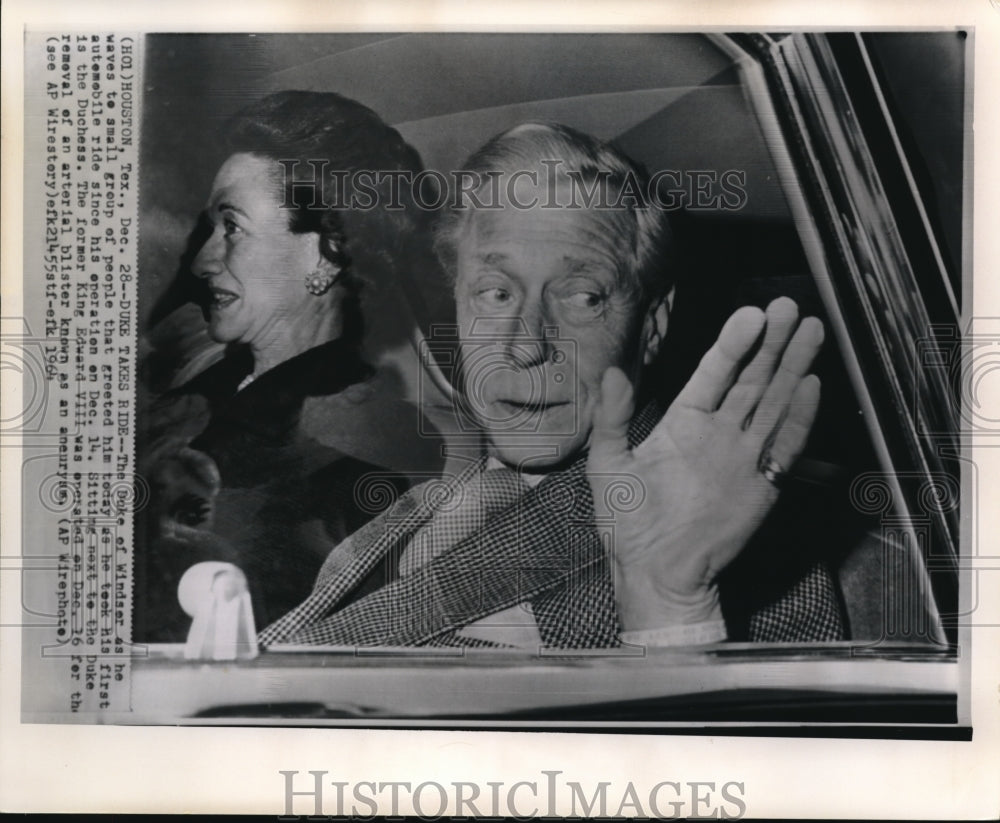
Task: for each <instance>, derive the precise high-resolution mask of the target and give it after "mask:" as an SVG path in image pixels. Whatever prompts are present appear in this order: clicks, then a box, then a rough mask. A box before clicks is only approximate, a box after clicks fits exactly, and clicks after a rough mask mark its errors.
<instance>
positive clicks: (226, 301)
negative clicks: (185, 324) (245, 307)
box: [208, 288, 240, 309]
mask: <svg viewBox="0 0 1000 823" xmlns="http://www.w3.org/2000/svg"><path fill="white" fill-rule="evenodd" d="M208 291H209V294H211V295H212V300H211V308H213V309H224V308H226V307H227V306H231V305H232V304H233V303H235V302H236V301H237V300H239V299H240V296H239V295H238V294H236V292H232V291H228V290H227V289H214V288H213V289H209V290H208Z"/></svg>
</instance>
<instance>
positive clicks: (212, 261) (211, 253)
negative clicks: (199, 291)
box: [191, 231, 222, 277]
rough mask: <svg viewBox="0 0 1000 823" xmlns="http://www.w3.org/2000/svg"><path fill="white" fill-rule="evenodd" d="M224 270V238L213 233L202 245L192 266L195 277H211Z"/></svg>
mask: <svg viewBox="0 0 1000 823" xmlns="http://www.w3.org/2000/svg"><path fill="white" fill-rule="evenodd" d="M221 270H222V238H221V237H219V236H218V232H216V231H212V232H211V233H210V234H209V235H208V237H206V238H205V242H204V243H202V244H201V248H200V249H198V253H197V254H196V255H195V257H194V262H192V264H191V272H192V273H193V274H194V276H195V277H211V276H212V275H213V274H218V273H219V272H220V271H221Z"/></svg>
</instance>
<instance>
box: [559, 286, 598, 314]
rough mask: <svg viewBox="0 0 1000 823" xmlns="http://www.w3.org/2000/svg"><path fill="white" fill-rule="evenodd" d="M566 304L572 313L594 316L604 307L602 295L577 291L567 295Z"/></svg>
mask: <svg viewBox="0 0 1000 823" xmlns="http://www.w3.org/2000/svg"><path fill="white" fill-rule="evenodd" d="M566 302H567V303H568V304H569V306H570V308H572V309H573V310H574V311H577V312H581V313H588V314H593V315H596V314H598V313H599V312H600V311H601V309H602V308H603V307H604V295H602V294H598V293H597V292H592V291H578V292H574V293H573V294H571V295H569V297H567V298H566Z"/></svg>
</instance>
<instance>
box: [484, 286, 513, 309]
mask: <svg viewBox="0 0 1000 823" xmlns="http://www.w3.org/2000/svg"><path fill="white" fill-rule="evenodd" d="M477 296H478V297H479V299H480V300H481V301H482V302H484V303H487V304H489V305H491V306H506V305H508V304H509V303H510V300H511V294H510V292H509V291H507V289H503V288H500V287H499V286H494V287H492V288H488V289H480V291H479V292H478V293H477Z"/></svg>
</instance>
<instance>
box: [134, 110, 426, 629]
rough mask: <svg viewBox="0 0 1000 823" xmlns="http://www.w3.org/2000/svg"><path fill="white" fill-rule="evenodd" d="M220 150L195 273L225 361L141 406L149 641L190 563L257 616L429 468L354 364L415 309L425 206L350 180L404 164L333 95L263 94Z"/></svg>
mask: <svg viewBox="0 0 1000 823" xmlns="http://www.w3.org/2000/svg"><path fill="white" fill-rule="evenodd" d="M226 140H227V147H228V151H229V155H228V157H227V159H226V160H225V161H224V162H223V163H222V165H221V167H220V169H219V171H218V173H217V175H216V177H215V181H214V183H213V185H212V190H211V193H210V195H209V198H208V203H207V206H206V209H205V212H204V213H203V216H202V222H201V224H200V226H199V231H200V232H201V234H202V238H199V241H200V242H199V243H196V244H195V248H197V253H196V254H195V256H194V259H193V263H192V265H191V274H193V276H194V277H195V278H196V279H197V282H196V287H197V289H198V290H199V291H200V302H201V304H202V307H203V311H204V313H205V316H206V319H207V321H208V334H209V336H210V337H211V338H212V339H214V340H215V341H218V342H220V343H224V344H226V345H227V350H226V354H225V356H224V357H223V358H222V360H221V361H220V362H218V363H216V364H215V365H212V366H210V367H209V368H207V369H205V370H204V371H203V372H202V373H201V374H199V375H197V376H196V377H194V378H193V379H191V380H189V381H187V382H186V383H185V384H184V385H183V386H181V387H180V388H177V389H174V390H172V391H170V392H169V393H168V394H167V395H165V396H164V397H163V398H161V399H160V400H159V401H158V402H157V403H156V404H155V405H154V407H153V409H152V410H151V412H150V414H149V415H148V424H147V432H148V434H147V437H146V438H145V440H146V444H147V448H146V449H145V455H144V457H145V461H144V462H145V465H146V466H147V472H148V474H149V477H150V479H151V483H152V487H153V502H152V505H151V507H150V512H149V514H148V516H147V534H148V541H147V542H148V544H149V545H148V548H149V551H148V558H147V569H146V574H145V584H146V586H145V588H146V595H147V596H146V601H145V603H144V604H142V605H144V608H142V609H141V610H142V611H144V612H145V614H144V615H141V614H137V618H138V619H137V623H138V624H139V625H138V626H137V629H138V633H137V637H140V638H142V639H147V640H175V641H176V640H183V631H184V630H185V629H186V620H185V619H184V618H183V616H182V615H181V614H180V613H179V611H178V610H179V606H178V605H177V602H176V584H177V581H178V580H179V578H180V576H181V575H182V574H183V573H184V571H185V570H186V568H187V567H188V566H190V565H191V564H192V563H193V562H197V561H198V560H227V561H230V562H234V563H236V564H237V565H238V566H240V567H241V568H242V569H243V571H244V572H245V574H246V576H247V578H248V580H249V584H250V589H251V593H252V595H253V601H254V611H255V616H256V620H257V623H258V625H265V624H266V623H267V622H269V621H271V620H273V619H275V618H276V617H278V616H280V615H281V614H283V613H284V612H285V611H287V610H288V609H289V608H291V607H292V606H294V605H295V604H297V603H298V602H300V601H301V600H302V599H303V597H304V596H305V595H306V594H308V592H309V588H310V586H311V584H312V581H313V580H314V578H315V575H316V572H317V571H318V569H319V567H320V565H321V564H322V562H323V560H324V558H325V557H326V554H327V553H328V551H329V548H330V546H331V545H335V544H336V543H337V542H339V541H340V540H342V539H343V538H344V537H346V536H347V535H348V534H350V533H352V532H353V531H354V530H356V529H357V528H358V527H359V526H360V525H362V524H363V523H364V522H366V521H367V520H369V519H371V518H372V517H373V516H374V515H375V514H377V513H378V512H379V511H380V510H381V509H382V508H384V507H385V506H386V505H387V504H388V503H389V502H391V500H392V499H393V497H394V495H393V494H386V493H385V492H386V490H387V488H388V487H392V488H394V489H395V490H397V491H398V490H399V489H401V488H405V486H406V485H407V480H406V475H410V476H419V475H422V474H426V473H428V472H436V471H438V470H440V468H441V466H440V461H439V457H438V453H439V449H438V447H437V443H436V442H434V440H433V438H427V437H426V436H420V434H419V433H425V434H426V427H425V426H424V425H423V424H422V422H421V421H420V420H418V417H417V411H416V409H415V407H413V406H412V405H410V404H407V403H404V402H403V401H401V400H399V399H398V396H399V390H398V387H397V386H394V385H393V383H392V379H391V375H388V374H386V373H384V372H383V373H380V372H378V371H376V370H375V369H374V368H373V367H372V366H371V365H369V363H370V362H375V358H376V357H377V354H378V352H379V351H380V350H381V349H383V348H386V347H390V346H392V345H395V344H397V343H398V342H399V341H400V339H401V338H403V337H405V336H406V335H407V333H408V329H410V328H412V327H413V316H414V314H416V315H417V316H418V317H419V316H420V315H421V314H423V313H424V312H425V311H426V310H424V309H423V308H422V307H423V305H425V303H424V302H423V301H422V294H421V292H420V289H424V288H426V286H427V283H428V282H433V281H434V280H435V278H436V277H437V270H436V268H435V264H434V263H433V262H432V261H433V256H432V254H431V251H430V245H429V240H428V236H427V234H426V232H425V225H426V222H425V221H426V217H427V215H425V214H423V213H422V212H421V210H419V209H417V208H416V207H415V206H414V204H413V202H412V201H411V200H410V199H409V198H408V191H407V187H405V186H398V185H397V187H396V188H395V189H394V190H392V191H390V190H389V188H388V186H389V185H391V175H383V176H382V181H383V182H382V184H381V185H379V183H378V180H377V179H376V178H373V177H372V176H371V175H368V176H367V177H366V178H365V179H364V181H363V183H364V185H365V186H367V188H366V190H365V191H364V192H361V191H360V189H357V188H355V184H356V183H357V179H356V178H355V176H354V173H355V172H360V171H366V172H371V171H381V172H400V171H402V172H411V173H416V172H419V171H420V170H421V164H420V159H419V156H418V155H417V153H416V152H415V151H414V150H413V149H412V148H411V147H410V146H409V145H407V144H406V143H405V142H404V141H403V140H402V138H401V137H400V136H399V134H398V133H397V132H396V131H395V130H394V129H392V128H390V127H389V126H387V125H385V124H384V123H383V122H382V121H381V120H380V119H379V118H378V116H377V115H376V114H375V113H374V112H372V111H371V110H370V109H368V108H366V107H365V106H362V105H361V104H359V103H357V102H355V101H353V100H349V99H347V98H344V97H342V96H340V95H337V94H332V93H314V92H280V93H277V94H273V95H271V96H269V97H267V98H265V99H263V100H261V101H260V102H258V103H256V104H254V105H251V106H249V107H248V108H246V109H244V110H242V111H241V112H239V113H238V114H237V115H236V116H235V117H234V118H233V120H232V121H231V122H230V124H229V126H228V127H227V129H226ZM373 189H374V190H375V196H372V190H373ZM362 195H363V196H364V198H365V199H364V200H361V199H360V198H361V196H362ZM359 203H360V204H362V205H365V206H368V207H367V208H357V207H352V206H357V205H358V204H359ZM402 293H405V295H406V298H407V299H403V296H402ZM366 321H367V322H366ZM216 475H217V480H216ZM142 617H145V626H144V627H143V626H142V623H143V621H142V619H141V618H142Z"/></svg>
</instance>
